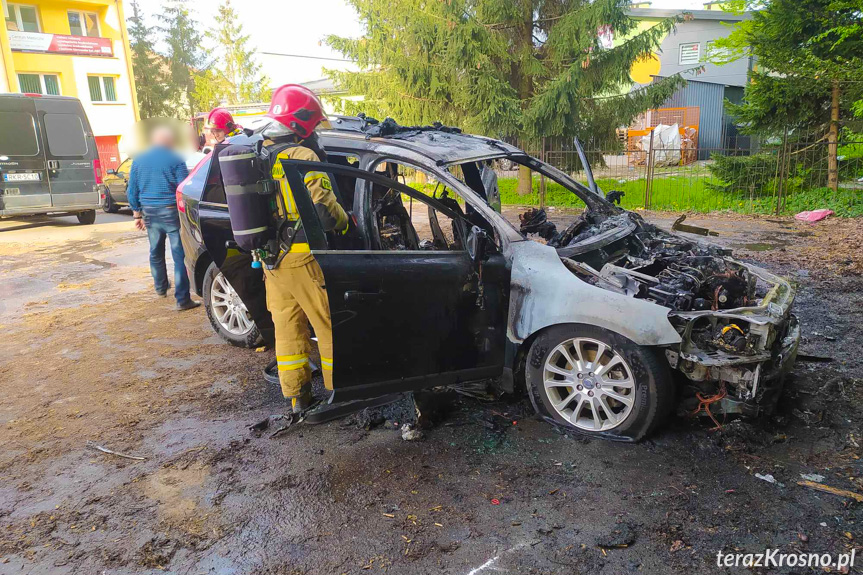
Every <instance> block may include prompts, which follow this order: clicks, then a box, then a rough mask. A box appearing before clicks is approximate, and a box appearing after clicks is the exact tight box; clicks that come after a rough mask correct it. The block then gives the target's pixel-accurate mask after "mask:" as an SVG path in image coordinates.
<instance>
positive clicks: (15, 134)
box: [0, 112, 39, 156]
mask: <svg viewBox="0 0 863 575" xmlns="http://www.w3.org/2000/svg"><path fill="white" fill-rule="evenodd" d="M0 126H3V129H2V130H0V156H35V155H36V154H38V153H39V144H38V142H37V141H36V123H35V122H34V121H33V116H32V115H30V114H28V113H26V112H0Z"/></svg>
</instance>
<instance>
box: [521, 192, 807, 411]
mask: <svg viewBox="0 0 863 575" xmlns="http://www.w3.org/2000/svg"><path fill="white" fill-rule="evenodd" d="M520 220H521V222H522V225H521V227H520V229H521V231H522V232H523V233H526V234H528V235H531V234H534V233H537V234H540V235H541V237H543V238H544V239H545V240H547V243H548V245H550V246H552V247H554V248H555V249H556V250H557V253H558V255H559V256H561V261H562V262H563V264H564V265H565V266H566V267H567V268H568V269H569V270H570V271H571V272H572V273H573V274H574V275H576V276H577V277H578V278H579V279H581V280H582V281H584V282H586V283H588V284H590V285H593V286H596V287H599V288H602V289H605V290H609V291H612V292H614V293H617V294H621V295H623V296H626V297H631V298H636V299H641V300H645V301H649V302H652V303H655V304H657V305H659V306H662V307H664V308H667V309H668V321H669V323H670V324H671V325H672V326H673V327H674V329H675V330H676V331H677V333H678V334H679V335H680V338H681V341H680V342H679V343H676V344H674V345H669V346H666V347H665V357H666V358H667V360H668V363H669V366H670V367H671V368H672V369H674V370H676V371H677V372H678V373H680V374H682V375H683V376H684V378H679V382H680V383H681V386H680V387H681V391H682V392H683V393H682V401H681V402H680V404H679V409H680V411H681V412H687V413H692V412H695V411H698V410H699V407H700V406H701V399H699V397H700V398H707V397H710V398H715V400H716V401H715V402H711V403H712V407H710V408H708V409H704V410H703V412H704V414H706V415H711V414H713V415H715V414H719V413H723V414H743V415H747V416H757V415H759V414H763V413H768V414H769V413H770V412H771V411H772V410H773V408H774V406H775V403H776V400H777V399H778V397H779V393H780V391H781V389H782V378H783V376H784V375H785V373H786V372H787V370H788V369H789V368H790V366H791V365H793V362H794V358H795V356H796V353H797V343H798V341H799V338H800V328H799V325H798V322H797V319H796V317H795V316H794V315H793V314H791V313H790V310H791V304H792V302H793V300H794V288H793V287H792V286H791V285H790V284H789V283H788V281H786V280H785V279H783V278H781V277H779V276H776V275H774V274H772V273H770V272H768V271H767V270H764V269H762V268H759V267H756V266H753V265H749V264H745V263H742V262H738V261H736V260H734V259H733V258H732V257H731V252H730V250H727V249H723V248H719V247H716V246H712V245H709V244H706V243H703V242H699V241H697V240H693V239H689V238H685V237H682V236H680V235H675V234H671V233H668V232H665V231H662V230H660V229H659V228H657V227H656V226H653V225H651V224H648V223H646V222H645V221H644V220H643V219H642V218H641V216H639V215H638V214H636V213H633V212H626V211H623V210H620V209H619V208H610V209H593V210H589V211H586V212H585V213H584V214H582V215H581V216H579V217H578V218H576V219H575V221H573V222H572V223H571V224H570V225H569V226H568V227H567V228H566V229H564V230H562V231H560V232H558V231H557V230H556V227H555V226H554V224H551V223H550V222H547V220H545V217H544V214H543V213H541V210H535V209H534V210H529V211H528V212H526V213H525V214H523V215H522V216H521V217H520Z"/></svg>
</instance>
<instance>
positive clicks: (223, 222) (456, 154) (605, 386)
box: [183, 117, 800, 441]
mask: <svg viewBox="0 0 863 575" xmlns="http://www.w3.org/2000/svg"><path fill="white" fill-rule="evenodd" d="M331 123H332V124H333V126H334V129H332V130H328V131H324V132H322V133H321V134H320V139H321V144H322V145H323V146H324V148H325V149H326V151H327V155H328V158H327V161H326V162H325V163H323V164H321V163H311V162H302V161H293V160H292V161H283V162H282V165H283V167H284V169H285V175H286V178H287V179H288V182H289V184H290V186H291V189H292V190H294V197H295V200H296V203H297V207H298V210H299V213H300V216H301V218H302V220H303V226H304V228H305V230H306V236H307V238H308V241H309V244H310V247H311V250H312V253H313V254H314V256H315V259H316V260H317V261H318V263H319V264H320V266H321V269H322V270H323V273H324V277H325V282H326V290H327V295H328V298H329V303H330V313H331V316H332V320H333V340H334V341H333V343H334V378H333V379H334V388H335V389H334V391H333V394H332V396H331V398H330V400H329V401H330V402H332V403H338V402H345V401H349V400H358V399H365V398H372V397H379V396H383V395H386V394H390V393H394V392H400V391H410V390H417V389H421V388H425V387H435V386H452V385H465V384H466V383H469V382H486V383H488V384H490V385H493V386H495V387H497V388H498V389H499V390H501V391H503V392H507V393H527V394H528V395H529V397H530V399H531V401H532V403H533V405H534V407H535V408H536V410H537V412H538V413H539V414H540V415H541V416H542V417H543V418H545V419H546V420H547V421H549V422H552V423H554V424H556V425H560V426H564V427H567V428H570V429H574V430H577V431H579V432H582V433H586V434H589V435H594V436H601V437H604V438H609V439H616V440H626V441H637V440H639V439H641V438H643V437H644V436H646V435H647V434H648V433H650V432H651V431H652V430H653V429H655V428H656V427H657V426H658V425H659V424H660V423H661V422H662V420H663V419H664V417H665V416H666V415H668V414H669V413H670V412H671V411H672V410H673V409H674V408H675V407H676V406H678V407H679V408H680V409H681V410H682V411H688V412H691V413H695V412H696V411H698V410H701V411H703V412H704V413H705V414H709V415H711V416H713V417H715V416H717V415H718V414H723V413H724V414H744V415H758V414H761V413H766V412H769V411H770V410H771V409H772V408H773V406H774V405H775V401H776V399H777V397H778V395H779V393H780V391H781V389H782V384H783V379H784V375H785V374H786V373H787V371H788V370H789V369H790V368H791V366H792V365H793V363H794V360H795V356H796V350H797V345H798V341H799V338H800V333H799V327H798V324H797V320H796V318H795V317H794V316H793V315H792V314H791V312H790V308H791V304H792V301H793V299H794V290H793V288H792V287H791V285H789V283H788V282H787V281H785V280H784V279H782V278H780V277H777V276H775V275H773V274H771V273H769V272H767V271H765V270H762V269H760V268H757V267H754V266H750V265H748V264H744V263H741V262H738V261H736V260H734V259H733V258H731V257H730V254H729V253H728V252H727V251H726V250H723V249H720V248H717V247H714V246H710V245H707V244H703V243H701V242H700V241H698V240H694V239H689V238H685V237H682V236H679V235H675V234H672V233H667V232H664V231H662V230H660V229H658V228H656V227H655V226H652V225H650V224H648V223H646V222H645V221H643V219H642V218H641V217H640V216H639V215H637V214H635V213H632V212H628V211H626V210H623V209H621V208H619V207H617V206H615V205H614V204H612V203H610V202H608V201H607V200H606V199H605V198H604V197H603V195H602V193H601V192H600V191H599V190H597V189H593V190H591V189H588V188H587V187H585V186H583V185H581V184H579V183H578V182H576V181H575V180H573V179H572V178H571V177H570V176H569V175H567V174H565V173H563V172H562V171H560V170H558V169H556V168H554V167H552V166H550V165H548V164H545V163H543V162H541V161H539V160H537V159H536V158H532V157H530V156H528V155H527V154H526V153H525V152H523V151H521V150H519V149H517V148H515V147H513V146H510V145H508V144H506V143H503V142H501V141H498V140H494V139H490V138H484V137H479V136H472V135H466V134H463V133H461V132H460V131H459V130H457V129H453V128H446V127H443V126H439V125H436V126H425V127H403V126H399V125H397V124H395V123H394V122H392V121H389V120H388V121H387V122H384V123H378V122H376V121H374V120H371V119H368V118H363V117H359V118H353V117H337V118H333V119H332V120H331ZM237 138H240V140H238V141H243V140H242V139H243V138H245V139H246V141H248V142H249V143H252V142H254V141H256V140H259V139H260V136H259V135H258V134H251V135H248V134H247V135H244V136H238V137H237ZM497 160H506V161H508V162H513V163H515V164H519V165H522V166H526V167H527V168H529V169H530V170H531V171H532V172H533V173H534V174H537V175H541V176H542V177H545V178H547V179H549V180H550V181H552V182H555V183H556V184H559V185H560V186H563V187H564V188H566V189H567V190H569V191H571V192H572V193H573V194H575V195H576V196H577V197H578V198H580V199H581V201H582V202H583V203H584V205H585V209H584V211H583V213H582V214H581V215H580V216H578V217H577V218H575V221H573V222H572V223H571V224H570V225H568V226H566V227H565V228H564V229H562V230H560V231H558V230H557V229H556V228H555V227H553V226H550V225H544V226H540V228H541V229H537V227H535V226H534V225H533V224H535V223H536V222H535V220H536V217H535V216H537V214H536V213H535V212H534V213H532V214H527V215H526V217H525V218H523V221H522V226H521V228H522V229H519V228H518V227H516V226H515V225H513V224H512V223H511V222H509V221H508V220H507V219H506V218H504V217H503V216H502V215H501V214H500V213H498V211H496V210H495V209H493V208H492V207H491V206H490V205H489V200H488V194H487V190H486V185H485V184H484V181H483V180H484V179H483V177H482V169H483V168H482V167H483V164H484V163H487V162H489V161H497ZM312 170H315V171H324V172H327V173H328V174H329V177H330V180H331V182H332V183H333V188H334V192H335V193H336V196H337V198H338V200H339V202H340V203H341V204H342V205H343V207H344V208H345V209H346V210H348V211H350V212H352V214H353V217H354V218H355V222H356V226H352V228H351V230H350V232H349V233H348V234H346V235H344V236H342V235H333V234H327V233H325V232H324V231H323V228H322V227H321V225H320V222H319V221H318V219H317V215H316V212H315V210H314V207H313V206H312V203H311V200H310V198H309V196H308V192H307V191H306V190H305V188H304V186H303V176H304V174H305V173H306V172H308V171H312ZM216 171H217V170H210V172H209V173H207V175H206V177H202V178H199V180H200V181H201V185H200V190H199V191H197V192H189V189H188V186H186V191H185V192H184V194H185V197H184V203H185V210H186V212H187V213H189V212H193V213H194V214H195V218H194V219H188V220H185V221H184V223H183V225H184V227H188V226H190V225H191V226H193V227H194V229H186V230H184V233H186V234H191V235H192V236H195V237H200V238H201V239H202V241H203V244H204V245H205V247H206V250H207V252H208V253H209V254H210V256H211V257H212V260H213V261H214V262H215V264H216V265H217V266H218V267H219V269H220V270H221V272H222V273H223V274H224V276H225V278H227V280H229V281H230V283H231V285H232V286H233V288H234V289H235V290H236V292H237V293H238V294H239V296H240V297H241V298H242V300H243V302H244V304H245V306H246V309H247V310H248V313H249V314H250V315H251V317H253V318H254V320H255V322H256V324H257V327H258V329H259V330H260V333H261V335H262V337H263V338H264V339H268V340H271V339H272V333H273V326H272V320H271V318H270V317H269V314H268V313H267V311H266V305H265V287H264V283H263V278H262V273H261V271H260V270H255V269H252V268H251V266H250V263H251V258H250V256H249V255H248V254H243V253H241V252H239V251H238V250H237V249H236V248H235V247H232V237H231V228H230V221H229V214H228V210H227V205H226V203H225V197H224V190H223V189H221V186H220V183H219V182H220V180H219V175H218V173H214V172H216ZM409 177H410V178H412V180H413V182H412V186H408V185H407V178H409ZM546 223H547V222H546ZM537 232H538V233H537Z"/></svg>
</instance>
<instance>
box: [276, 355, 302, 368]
mask: <svg viewBox="0 0 863 575" xmlns="http://www.w3.org/2000/svg"><path fill="white" fill-rule="evenodd" d="M276 361H278V363H279V371H294V370H297V369H302V368H303V367H305V366H306V365H307V364H308V363H309V356H308V354H305V353H300V354H297V355H280V356H277V357H276Z"/></svg>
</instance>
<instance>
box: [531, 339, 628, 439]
mask: <svg viewBox="0 0 863 575" xmlns="http://www.w3.org/2000/svg"><path fill="white" fill-rule="evenodd" d="M543 385H544V386H545V391H546V393H547V394H548V398H549V399H550V400H551V404H552V406H553V407H554V409H555V410H556V411H557V413H558V414H559V415H560V416H561V417H563V418H564V419H565V420H567V421H569V422H570V423H571V424H572V425H574V426H575V427H577V428H579V429H583V430H585V431H594V432H595V431H608V430H609V429H614V428H615V427H617V426H618V425H620V424H622V423H623V422H624V421H625V420H626V419H627V417H629V415H630V413H632V409H633V405H634V404H635V378H634V377H633V374H632V369H630V367H629V365H628V364H627V363H626V361H625V360H624V359H623V357H622V356H621V355H620V354H619V353H617V352H616V351H614V349H612V348H611V346H609V345H608V344H606V343H603V342H601V341H599V340H596V339H591V338H586V337H576V338H572V339H568V340H566V341H563V342H561V343H560V344H559V345H558V346H557V347H555V348H554V349H553V350H552V351H551V353H549V354H548V358H547V359H546V360H545V365H544V366H543Z"/></svg>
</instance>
